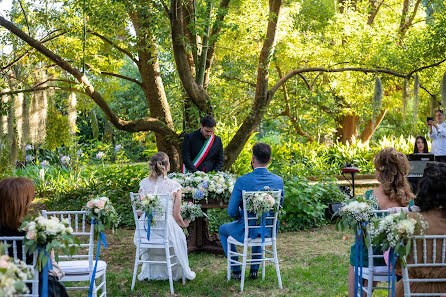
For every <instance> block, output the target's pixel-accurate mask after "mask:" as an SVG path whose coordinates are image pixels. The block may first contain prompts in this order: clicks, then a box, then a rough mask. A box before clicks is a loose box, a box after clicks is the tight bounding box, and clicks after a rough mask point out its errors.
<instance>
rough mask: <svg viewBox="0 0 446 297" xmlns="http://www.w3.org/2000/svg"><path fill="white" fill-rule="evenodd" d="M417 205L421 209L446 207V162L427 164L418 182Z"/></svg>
mask: <svg viewBox="0 0 446 297" xmlns="http://www.w3.org/2000/svg"><path fill="white" fill-rule="evenodd" d="M415 205H416V206H419V207H420V208H421V211H428V210H431V209H435V208H440V207H441V208H446V164H443V163H436V164H432V165H429V164H428V166H426V168H425V169H424V174H423V177H422V178H421V180H420V183H419V184H418V194H417V198H415Z"/></svg>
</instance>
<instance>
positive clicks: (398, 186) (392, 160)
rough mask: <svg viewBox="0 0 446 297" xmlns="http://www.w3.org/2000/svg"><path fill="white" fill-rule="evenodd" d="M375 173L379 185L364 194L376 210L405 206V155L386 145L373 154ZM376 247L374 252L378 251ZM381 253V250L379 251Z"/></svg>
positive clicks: (351, 276) (351, 273)
mask: <svg viewBox="0 0 446 297" xmlns="http://www.w3.org/2000/svg"><path fill="white" fill-rule="evenodd" d="M374 163H375V175H376V179H377V180H378V181H379V183H380V185H379V186H378V187H377V188H375V189H373V190H370V191H367V192H366V193H365V194H364V196H365V198H366V199H367V200H373V201H374V202H375V204H376V205H377V210H386V209H390V208H394V207H407V206H408V205H409V203H410V201H411V200H412V198H413V194H412V192H411V190H410V186H409V183H408V182H407V178H406V177H407V175H408V174H409V161H408V160H407V157H406V155H404V154H403V153H400V152H398V151H397V150H396V149H394V148H392V147H387V148H385V149H383V150H382V151H380V152H379V153H378V154H377V155H376V156H375V161H374ZM360 252H362V253H363V263H362V266H363V267H366V266H368V265H369V263H368V252H367V247H365V245H364V247H363V250H362V251H360ZM379 252H380V251H379V250H378V248H377V249H376V250H375V253H379ZM381 253H382V251H381ZM355 257H356V255H355V245H354V244H353V245H352V247H351V253H350V267H349V270H348V296H349V297H353V296H354V290H355V270H354V265H355ZM380 260H381V261H375V262H374V265H375V266H385V265H386V264H385V262H384V261H383V260H382V259H380Z"/></svg>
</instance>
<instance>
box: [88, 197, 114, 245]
mask: <svg viewBox="0 0 446 297" xmlns="http://www.w3.org/2000/svg"><path fill="white" fill-rule="evenodd" d="M83 210H86V211H88V217H89V218H90V219H91V223H92V224H95V225H96V226H95V236H96V237H97V236H98V234H101V233H103V232H104V231H105V230H107V229H112V230H113V231H114V229H115V228H116V227H118V225H119V221H120V217H119V216H118V213H117V212H116V209H115V208H114V206H113V205H112V203H111V202H110V199H108V198H107V197H96V198H94V199H91V200H90V201H88V202H87V204H86V205H85V206H84V207H83Z"/></svg>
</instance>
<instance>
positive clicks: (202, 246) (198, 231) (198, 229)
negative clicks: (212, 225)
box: [185, 199, 228, 255]
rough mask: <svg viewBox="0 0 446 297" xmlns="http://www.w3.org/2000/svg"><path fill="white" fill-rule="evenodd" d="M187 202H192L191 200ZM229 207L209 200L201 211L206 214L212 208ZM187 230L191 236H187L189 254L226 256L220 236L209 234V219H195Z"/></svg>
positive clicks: (202, 206)
mask: <svg viewBox="0 0 446 297" xmlns="http://www.w3.org/2000/svg"><path fill="white" fill-rule="evenodd" d="M185 200H186V201H192V200H191V199H185ZM227 207H228V205H227V204H223V205H221V204H220V202H218V201H216V200H213V199H209V200H208V203H206V204H202V205H201V209H202V210H203V212H205V213H207V210H208V209H211V208H227ZM187 230H188V232H189V236H187V250H188V252H189V253H210V254H216V255H218V254H221V255H223V254H224V252H223V248H222V246H221V242H220V238H219V236H218V234H213V235H212V236H211V235H210V234H209V230H208V219H207V218H205V217H201V218H197V219H195V221H193V222H192V223H191V224H190V225H189V227H188V228H187Z"/></svg>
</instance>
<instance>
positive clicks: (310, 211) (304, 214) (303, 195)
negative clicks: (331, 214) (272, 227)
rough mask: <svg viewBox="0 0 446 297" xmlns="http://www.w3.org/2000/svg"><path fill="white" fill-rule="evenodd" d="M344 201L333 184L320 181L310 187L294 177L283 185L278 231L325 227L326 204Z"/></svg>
mask: <svg viewBox="0 0 446 297" xmlns="http://www.w3.org/2000/svg"><path fill="white" fill-rule="evenodd" d="M345 199H346V196H345V195H344V194H343V193H342V192H341V191H340V189H339V187H338V185H337V184H335V183H334V182H330V181H321V182H319V183H315V184H313V185H310V183H309V182H308V180H306V179H304V178H299V177H295V178H293V179H291V180H289V181H287V182H286V183H285V199H284V202H283V209H282V212H281V216H280V229H281V230H283V231H296V230H301V229H307V228H312V227H318V226H321V225H325V224H327V223H328V220H327V219H326V218H325V208H327V206H328V204H329V203H332V202H339V201H344V200H345Z"/></svg>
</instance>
